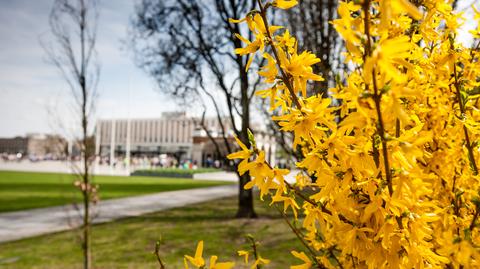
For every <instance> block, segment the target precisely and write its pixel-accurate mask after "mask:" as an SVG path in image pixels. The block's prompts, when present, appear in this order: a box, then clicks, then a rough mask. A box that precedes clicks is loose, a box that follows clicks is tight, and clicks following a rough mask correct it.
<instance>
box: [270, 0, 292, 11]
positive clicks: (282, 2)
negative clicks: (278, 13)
mask: <svg viewBox="0 0 480 269" xmlns="http://www.w3.org/2000/svg"><path fill="white" fill-rule="evenodd" d="M297 4H298V1H297V0H274V1H273V2H272V5H273V6H276V7H278V8H281V9H289V8H292V7H294V6H296V5H297Z"/></svg>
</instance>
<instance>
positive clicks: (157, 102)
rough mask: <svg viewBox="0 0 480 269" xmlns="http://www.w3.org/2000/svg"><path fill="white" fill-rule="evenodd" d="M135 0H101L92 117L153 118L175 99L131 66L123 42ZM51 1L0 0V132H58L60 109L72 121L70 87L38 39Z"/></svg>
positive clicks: (67, 122) (1, 134)
mask: <svg viewBox="0 0 480 269" xmlns="http://www.w3.org/2000/svg"><path fill="white" fill-rule="evenodd" d="M134 2H135V1H132V0H115V1H101V6H100V19H99V23H98V39H97V51H98V55H99V59H100V63H101V76H100V82H99V85H98V89H99V93H100V96H99V99H98V105H97V110H96V114H95V118H109V117H115V118H125V117H127V116H128V115H130V116H131V117H135V118H138V117H149V118H151V117H158V116H160V114H161V112H162V111H166V110H175V105H174V104H173V102H170V101H169V100H168V99H167V98H166V97H165V96H162V95H161V94H160V93H159V92H158V91H157V90H156V85H155V83H154V82H153V81H152V79H151V78H149V77H148V76H147V75H146V74H144V73H143V71H141V70H140V69H139V68H138V67H136V66H135V64H134V62H133V57H132V55H131V54H130V53H129V52H128V50H127V49H126V48H125V45H124V44H123V42H122V40H124V39H126V37H127V27H128V23H129V19H130V17H131V16H132V13H133V5H134ZM52 3H53V0H10V1H9V0H0V36H2V41H1V42H0V115H1V116H0V137H9V136H15V135H25V134H26V133H37V132H40V133H53V132H60V131H59V124H58V118H59V115H61V120H62V121H63V125H70V124H73V121H72V113H71V110H70V109H69V107H70V105H71V104H72V101H71V99H70V97H69V95H68V88H67V87H66V84H65V82H64V81H63V80H62V78H61V77H60V76H59V74H58V72H57V70H56V69H55V68H54V67H53V66H51V65H50V64H49V63H48V62H47V60H46V56H45V53H44V51H43V48H42V47H41V45H40V43H39V38H40V36H42V35H45V34H46V33H47V32H48V31H49V25H48V16H49V13H50V9H51V7H52ZM129 85H130V93H129ZM128 107H130V109H129V108H128ZM62 128H63V127H62Z"/></svg>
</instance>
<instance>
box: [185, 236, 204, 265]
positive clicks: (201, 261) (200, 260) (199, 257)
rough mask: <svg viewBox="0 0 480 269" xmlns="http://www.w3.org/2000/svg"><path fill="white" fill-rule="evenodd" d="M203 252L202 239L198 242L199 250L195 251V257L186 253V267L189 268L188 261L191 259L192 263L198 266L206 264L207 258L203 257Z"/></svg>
mask: <svg viewBox="0 0 480 269" xmlns="http://www.w3.org/2000/svg"><path fill="white" fill-rule="evenodd" d="M202 253H203V241H200V242H198V245H197V250H196V251H195V256H194V257H192V256H189V255H185V258H184V264H185V268H187V269H188V264H187V261H189V262H190V263H191V264H192V265H194V266H196V267H197V268H200V267H203V266H205V260H204V259H203V257H202Z"/></svg>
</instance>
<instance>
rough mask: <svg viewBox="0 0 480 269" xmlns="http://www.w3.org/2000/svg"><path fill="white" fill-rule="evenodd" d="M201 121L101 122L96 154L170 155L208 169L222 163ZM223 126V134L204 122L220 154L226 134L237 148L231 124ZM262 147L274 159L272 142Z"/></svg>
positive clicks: (177, 116)
mask: <svg viewBox="0 0 480 269" xmlns="http://www.w3.org/2000/svg"><path fill="white" fill-rule="evenodd" d="M200 120H201V119H199V118H194V117H188V116H187V115H186V114H185V113H183V112H169V113H163V114H162V117H160V118H156V119H130V120H128V119H103V120H98V121H97V125H96V128H95V144H96V154H97V155H98V156H101V157H109V158H110V159H112V158H117V157H119V156H121V157H126V156H131V157H139V156H147V157H154V156H158V155H160V154H168V155H171V156H174V157H175V158H176V159H177V160H178V161H180V162H182V161H186V160H190V161H192V162H195V163H197V164H198V165H200V166H206V164H207V162H210V161H215V160H219V159H220V156H218V153H217V151H216V147H215V145H214V143H212V141H211V139H210V138H209V137H208V136H207V133H206V131H205V130H204V129H203V128H202V126H201V125H200ZM222 123H223V124H224V127H225V130H222V128H221V127H220V125H219V123H218V120H217V118H205V120H204V125H205V126H206V127H207V129H208V131H209V133H210V135H211V136H212V137H213V138H214V139H215V141H217V144H218V145H219V147H220V150H221V152H222V153H226V149H225V143H224V140H223V134H225V136H226V137H227V140H228V142H229V143H231V147H232V148H236V145H235V141H234V139H233V131H232V130H231V127H230V125H229V121H228V120H227V119H225V121H222ZM272 140H273V139H272ZM260 144H261V145H262V146H263V145H266V146H267V147H268V148H269V152H271V154H270V155H271V156H272V158H273V159H274V148H275V147H274V145H271V144H272V143H271V142H270V140H268V142H265V143H262V142H260ZM220 161H223V160H220Z"/></svg>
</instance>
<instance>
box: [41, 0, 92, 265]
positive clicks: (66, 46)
mask: <svg viewBox="0 0 480 269" xmlns="http://www.w3.org/2000/svg"><path fill="white" fill-rule="evenodd" d="M97 21H98V3H97V1H96V0H56V1H55V2H54V4H53V7H52V10H51V13H50V21H49V22H50V34H49V36H44V38H43V39H42V40H41V43H42V46H43V47H44V49H45V51H46V54H47V57H48V59H49V60H50V62H51V63H52V64H53V65H54V66H55V67H56V68H57V69H58V71H59V72H60V74H61V76H62V78H63V79H64V80H65V82H66V83H67V85H68V88H69V90H70V94H71V96H72V98H73V100H74V104H75V108H74V109H75V113H76V115H78V119H77V120H78V122H79V128H78V129H79V132H78V135H77V136H76V137H75V141H78V146H79V148H80V152H81V156H82V164H81V165H80V166H79V167H76V168H75V169H74V172H75V173H76V175H77V177H78V180H77V181H76V185H77V187H78V188H79V189H80V191H81V192H82V198H83V214H82V226H81V230H82V250H83V258H84V261H83V265H84V266H83V267H84V268H86V269H87V268H91V263H92V261H91V260H92V259H91V247H90V245H91V232H90V229H91V219H92V214H91V204H92V200H94V198H95V194H96V189H95V187H94V186H93V185H92V184H91V179H92V175H91V173H90V170H91V166H92V160H93V154H94V151H93V145H92V143H89V135H90V123H91V122H90V119H91V115H92V112H93V109H94V105H95V100H96V96H97V82H98V79H99V70H100V67H99V63H98V60H97V57H96V56H97V55H96V51H95V43H96V33H97Z"/></svg>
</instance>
